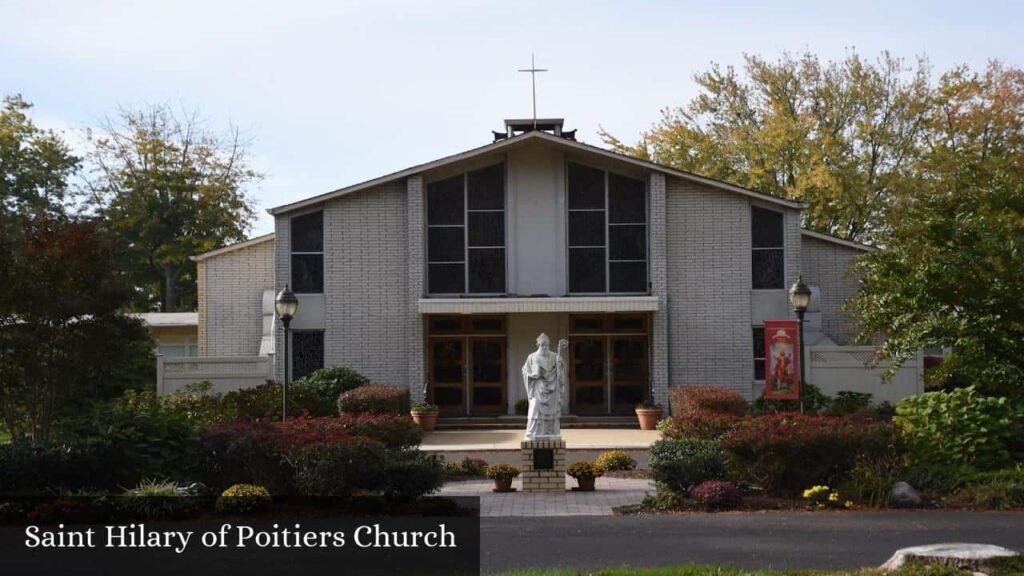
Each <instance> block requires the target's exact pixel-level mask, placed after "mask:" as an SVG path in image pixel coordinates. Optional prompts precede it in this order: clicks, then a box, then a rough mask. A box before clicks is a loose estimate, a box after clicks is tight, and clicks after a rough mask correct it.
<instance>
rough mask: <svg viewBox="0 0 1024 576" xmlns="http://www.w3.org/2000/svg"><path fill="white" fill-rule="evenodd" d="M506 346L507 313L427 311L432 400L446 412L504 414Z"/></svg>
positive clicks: (428, 367) (428, 360)
mask: <svg viewBox="0 0 1024 576" xmlns="http://www.w3.org/2000/svg"><path fill="white" fill-rule="evenodd" d="M506 350H507V345H506V336H505V317H504V316H490V315H481V316H429V317H427V371H428V372H427V373H428V378H429V386H428V390H427V397H428V399H429V402H431V403H432V404H436V405H437V407H438V410H439V412H440V413H441V414H449V415H467V414H474V415H497V414H504V413H505V412H506V408H507V395H506V393H505V392H506V382H507V377H506V374H507V366H506V365H507V362H506Z"/></svg>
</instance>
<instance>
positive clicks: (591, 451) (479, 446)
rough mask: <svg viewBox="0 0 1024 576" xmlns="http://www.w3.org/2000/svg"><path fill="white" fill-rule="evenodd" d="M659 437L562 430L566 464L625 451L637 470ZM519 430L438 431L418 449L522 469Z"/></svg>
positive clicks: (646, 432)
mask: <svg viewBox="0 0 1024 576" xmlns="http://www.w3.org/2000/svg"><path fill="white" fill-rule="evenodd" d="M660 438H661V432H658V431H657V430H608V429H591V428H581V429H571V430H562V439H563V440H565V444H566V451H567V452H566V465H569V464H572V463H574V462H580V461H584V460H586V461H593V460H594V459H595V458H597V455H598V454H600V453H601V452H606V451H608V450H624V451H625V452H627V453H628V454H629V455H630V456H632V457H633V459H634V460H636V461H637V465H638V466H639V467H640V468H646V467H647V459H648V449H649V448H650V446H651V444H652V443H653V442H654V441H656V440H659V439H660ZM522 440H523V431H522V430H438V431H435V432H427V433H425V434H424V435H423V442H422V444H420V450H423V451H424V452H433V453H435V454H439V455H442V456H444V458H445V460H447V461H449V462H457V461H459V460H462V459H463V458H467V457H469V458H481V459H483V460H485V461H487V463H488V464H497V463H504V464H512V465H513V466H516V467H521V466H522V458H521V454H520V448H519V443H520V442H521V441H522Z"/></svg>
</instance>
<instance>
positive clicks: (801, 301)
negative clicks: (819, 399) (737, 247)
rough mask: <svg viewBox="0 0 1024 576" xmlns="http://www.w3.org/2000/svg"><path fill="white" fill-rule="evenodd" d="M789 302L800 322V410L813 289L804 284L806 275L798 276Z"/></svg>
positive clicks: (790, 290)
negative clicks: (806, 320)
mask: <svg viewBox="0 0 1024 576" xmlns="http://www.w3.org/2000/svg"><path fill="white" fill-rule="evenodd" d="M789 303H790V304H792V305H793V310H795V311H796V317H797V320H799V322H800V329H799V341H800V412H803V411H804V384H805V380H806V378H805V377H804V374H805V373H806V372H805V369H804V313H805V312H807V308H809V307H810V305H811V289H810V288H809V287H808V286H807V284H804V277H803V276H797V277H796V283H795V284H793V286H792V287H791V288H790V289H789Z"/></svg>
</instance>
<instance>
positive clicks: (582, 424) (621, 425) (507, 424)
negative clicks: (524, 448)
mask: <svg viewBox="0 0 1024 576" xmlns="http://www.w3.org/2000/svg"><path fill="white" fill-rule="evenodd" d="M561 427H562V429H563V430H565V429H580V428H597V429H604V430H638V429H639V428H640V424H639V422H637V419H636V416H562V420H561ZM437 429H438V430H525V429H526V416H441V417H439V418H438V419H437Z"/></svg>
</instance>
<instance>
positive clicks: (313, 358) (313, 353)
mask: <svg viewBox="0 0 1024 576" xmlns="http://www.w3.org/2000/svg"><path fill="white" fill-rule="evenodd" d="M291 335H292V350H291V356H292V380H298V379H300V378H304V377H306V376H308V375H310V374H312V373H313V372H316V371H317V370H319V369H321V368H323V367H324V332H323V330H296V331H294V332H292V333H291Z"/></svg>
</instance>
